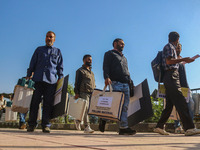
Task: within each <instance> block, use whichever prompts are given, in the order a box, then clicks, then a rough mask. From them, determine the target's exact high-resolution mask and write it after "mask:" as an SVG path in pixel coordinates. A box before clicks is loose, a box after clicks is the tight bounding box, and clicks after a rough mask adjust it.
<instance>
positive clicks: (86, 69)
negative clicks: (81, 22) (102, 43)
mask: <svg viewBox="0 0 200 150" xmlns="http://www.w3.org/2000/svg"><path fill="white" fill-rule="evenodd" d="M83 63H84V64H83V66H82V67H81V68H79V69H78V70H77V71H76V80H75V87H74V92H75V99H78V98H82V99H85V100H86V111H85V114H84V125H85V129H84V133H93V132H94V130H92V129H91V128H90V121H89V116H88V114H87V112H88V106H89V100H90V97H91V94H92V92H93V90H94V88H95V79H94V73H93V72H92V70H91V69H92V67H91V66H92V57H91V55H85V56H84V57H83ZM80 124H81V120H75V125H76V128H77V130H81V127H80Z"/></svg>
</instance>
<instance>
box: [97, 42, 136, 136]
mask: <svg viewBox="0 0 200 150" xmlns="http://www.w3.org/2000/svg"><path fill="white" fill-rule="evenodd" d="M124 45H125V44H124V41H123V40H122V39H119V38H117V39H115V40H114V41H113V47H114V49H113V50H109V51H107V52H106V53H105V55H104V61H103V74H104V79H105V85H106V86H107V85H109V84H111V85H112V88H113V90H117V91H122V92H123V93H124V94H125V98H124V104H123V107H122V112H121V121H120V129H119V134H120V135H125V134H127V135H133V134H135V133H136V131H135V130H131V129H130V128H129V127H128V116H127V114H128V104H129V99H130V89H129V85H130V83H131V81H132V80H131V78H130V74H129V70H128V63H127V59H126V57H125V56H124V55H123V53H122V51H123V49H124ZM105 124H106V121H105V120H103V119H100V124H99V129H100V131H102V132H104V128H105Z"/></svg>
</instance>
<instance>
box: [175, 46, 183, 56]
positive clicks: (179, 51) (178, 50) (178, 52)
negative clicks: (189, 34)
mask: <svg viewBox="0 0 200 150" xmlns="http://www.w3.org/2000/svg"><path fill="white" fill-rule="evenodd" d="M181 51H182V48H181V45H179V44H178V46H177V47H176V53H177V56H180V53H181Z"/></svg>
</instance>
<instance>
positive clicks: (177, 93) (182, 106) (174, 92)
mask: <svg viewBox="0 0 200 150" xmlns="http://www.w3.org/2000/svg"><path fill="white" fill-rule="evenodd" d="M164 86H165V88H166V107H165V109H164V110H163V112H162V114H161V117H160V120H159V121H158V123H157V126H156V127H158V128H161V129H163V128H164V124H165V123H166V122H167V120H168V118H169V116H170V114H171V112H172V109H173V105H174V106H175V108H176V110H177V111H178V114H179V116H180V119H181V122H182V124H183V129H184V130H185V131H186V130H187V129H192V128H194V123H193V121H192V118H191V116H190V114H189V108H188V105H187V103H186V99H185V97H184V96H183V94H182V92H181V86H180V81H179V73H178V70H171V71H166V72H165V75H164Z"/></svg>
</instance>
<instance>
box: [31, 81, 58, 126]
mask: <svg viewBox="0 0 200 150" xmlns="http://www.w3.org/2000/svg"><path fill="white" fill-rule="evenodd" d="M55 91H56V84H48V83H46V82H36V83H35V91H34V93H33V97H32V100H31V105H30V112H29V121H28V124H29V126H31V127H36V125H37V116H38V109H39V104H40V103H41V101H42V100H43V107H42V127H43V128H44V127H46V126H47V127H50V126H51V124H50V123H49V120H50V115H51V112H52V106H53V102H54V94H55Z"/></svg>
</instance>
